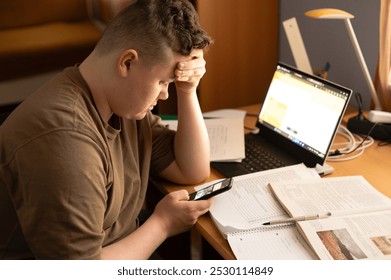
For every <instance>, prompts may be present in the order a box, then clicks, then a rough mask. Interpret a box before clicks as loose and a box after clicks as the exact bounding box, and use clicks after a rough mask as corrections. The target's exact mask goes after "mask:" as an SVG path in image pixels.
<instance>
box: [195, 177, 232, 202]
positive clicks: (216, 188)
mask: <svg viewBox="0 0 391 280" xmlns="http://www.w3.org/2000/svg"><path fill="white" fill-rule="evenodd" d="M232 183H233V179H232V178H226V179H224V180H221V181H219V182H216V183H213V184H212V185H210V186H207V187H205V188H202V189H200V190H198V191H196V192H193V193H191V194H190V195H189V200H202V199H208V198H211V197H212V196H215V195H217V194H220V193H223V192H226V191H228V190H229V189H231V188H232Z"/></svg>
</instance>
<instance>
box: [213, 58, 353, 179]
mask: <svg viewBox="0 0 391 280" xmlns="http://www.w3.org/2000/svg"><path fill="white" fill-rule="evenodd" d="M351 95H352V90H351V89H348V88H346V87H343V86H341V85H338V84H335V83H333V82H331V81H328V80H324V79H322V78H320V77H318V76H315V75H311V74H308V73H305V72H302V71H299V70H298V69H296V68H294V67H292V66H289V65H285V64H283V63H281V62H279V63H278V64H277V66H276V69H275V72H274V75H273V78H272V81H271V83H270V86H269V89H268V91H267V94H266V97H265V100H264V101H263V104H262V107H261V110H260V112H259V114H258V116H257V121H256V126H257V128H258V129H259V131H258V132H257V133H249V134H246V135H245V146H246V147H245V150H246V157H245V159H243V160H242V162H240V163H237V162H212V166H213V167H214V168H215V169H217V171H219V172H220V173H222V174H223V175H224V176H226V177H233V176H238V175H243V174H248V173H253V172H257V171H261V170H268V169H273V168H278V167H283V166H290V165H294V164H299V163H304V164H305V165H306V166H307V167H315V166H317V165H319V166H322V165H323V164H324V163H325V161H326V158H327V155H328V152H329V149H330V146H331V144H332V142H333V140H334V137H335V135H336V132H337V129H338V126H339V124H340V123H341V120H342V117H343V115H344V113H345V110H346V107H347V105H348V103H349V100H350V97H351ZM258 152H259V153H260V154H258ZM264 156H265V157H266V159H265V158H264Z"/></svg>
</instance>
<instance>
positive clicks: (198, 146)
mask: <svg viewBox="0 0 391 280" xmlns="http://www.w3.org/2000/svg"><path fill="white" fill-rule="evenodd" d="M209 155H210V146H209V137H208V132H207V129H206V126H205V122H204V119H203V116H202V112H201V108H200V106H199V103H198V98H197V95H196V93H195V92H194V93H192V94H182V95H180V94H178V128H177V134H176V137H175V158H176V163H177V165H178V168H179V169H180V170H181V173H182V174H183V175H184V176H185V177H186V178H188V179H189V180H191V181H192V182H194V183H198V182H200V181H203V180H204V179H206V178H207V177H208V176H209V172H210V168H209ZM192 182H190V183H192Z"/></svg>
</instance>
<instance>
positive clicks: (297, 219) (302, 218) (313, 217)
mask: <svg viewBox="0 0 391 280" xmlns="http://www.w3.org/2000/svg"><path fill="white" fill-rule="evenodd" d="M330 216H331V213H330V212H326V213H320V214H316V215H311V216H300V217H293V218H287V219H281V220H275V221H270V222H266V223H263V224H262V225H264V226H269V225H275V224H285V223H295V222H300V221H308V220H317V219H324V218H328V217H330Z"/></svg>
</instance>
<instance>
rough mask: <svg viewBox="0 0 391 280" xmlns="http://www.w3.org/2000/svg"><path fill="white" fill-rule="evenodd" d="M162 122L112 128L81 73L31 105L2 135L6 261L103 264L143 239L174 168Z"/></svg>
mask: <svg viewBox="0 0 391 280" xmlns="http://www.w3.org/2000/svg"><path fill="white" fill-rule="evenodd" d="M158 120H159V119H158V118H157V117H156V116H153V115H152V114H148V115H147V116H146V117H145V118H144V119H143V120H140V121H136V120H124V119H122V118H119V117H117V116H115V115H114V116H113V117H112V119H111V121H110V123H112V124H113V125H112V126H110V125H108V124H106V123H104V122H103V121H102V120H101V118H100V116H99V114H98V111H97V110H96V108H95V105H94V102H93V99H92V97H91V93H90V91H89V88H88V86H87V84H86V82H85V81H84V80H83V78H82V76H81V75H80V72H79V70H78V68H77V67H71V68H67V69H65V70H64V72H63V73H61V74H59V75H58V76H57V77H55V78H54V79H53V80H52V81H50V82H48V83H47V84H46V85H44V86H43V87H42V88H40V89H39V90H38V91H37V92H35V93H34V94H32V95H31V96H30V97H28V98H27V99H26V100H25V101H24V102H23V103H22V104H21V105H20V106H19V107H18V108H17V109H16V110H15V111H14V113H13V114H12V115H11V116H10V117H9V118H8V119H7V120H6V121H5V123H4V124H3V125H2V126H1V127H0V221H1V230H0V259H1V258H3V259H14V258H17V259H20V258H37V259H97V258H99V256H100V252H101V249H102V247H104V246H106V245H108V244H110V243H113V242H115V241H117V240H120V239H121V238H123V237H125V236H126V235H128V234H129V233H131V232H132V231H134V230H135V229H136V227H137V216H138V214H139V212H140V210H141V208H142V204H143V202H144V198H145V193H146V188H147V185H148V178H149V172H150V169H151V171H152V172H156V173H158V172H160V171H162V170H163V169H164V168H165V167H167V166H168V165H169V164H170V163H171V162H172V161H173V160H174V152H173V138H174V132H172V131H170V130H168V129H167V128H165V127H164V126H162V125H160V124H159V121H158ZM129 250H132V248H129Z"/></svg>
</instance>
